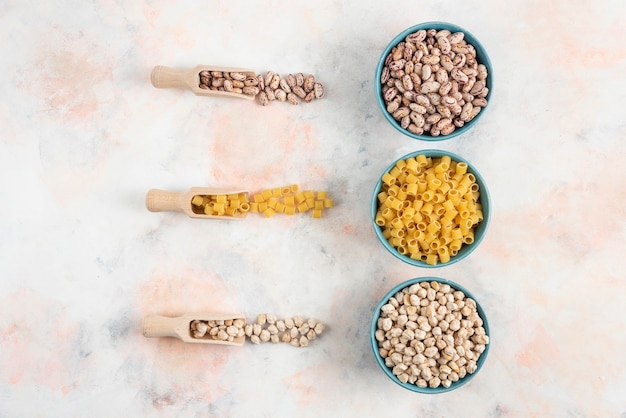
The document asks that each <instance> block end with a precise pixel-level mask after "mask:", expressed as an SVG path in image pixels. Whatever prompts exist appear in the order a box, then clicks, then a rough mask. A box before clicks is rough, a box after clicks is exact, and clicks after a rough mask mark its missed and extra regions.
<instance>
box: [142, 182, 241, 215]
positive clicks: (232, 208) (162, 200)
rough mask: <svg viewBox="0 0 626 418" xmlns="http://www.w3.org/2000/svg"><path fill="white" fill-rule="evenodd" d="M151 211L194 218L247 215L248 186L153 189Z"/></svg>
mask: <svg viewBox="0 0 626 418" xmlns="http://www.w3.org/2000/svg"><path fill="white" fill-rule="evenodd" d="M146 207H147V208H148V210H149V211H151V212H164V211H178V212H184V213H186V214H187V215H188V216H189V217H192V218H206V219H232V220H235V219H244V218H245V217H246V216H247V215H248V211H249V210H250V198H249V193H248V191H246V190H232V189H215V188H210V187H192V188H191V189H189V191H187V192H182V193H181V192H169V191H165V190H157V189H152V190H149V191H148V194H147V195H146Z"/></svg>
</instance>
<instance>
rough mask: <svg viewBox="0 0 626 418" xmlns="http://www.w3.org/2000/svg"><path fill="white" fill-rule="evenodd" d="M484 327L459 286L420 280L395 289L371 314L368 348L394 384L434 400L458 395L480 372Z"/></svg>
mask: <svg viewBox="0 0 626 418" xmlns="http://www.w3.org/2000/svg"><path fill="white" fill-rule="evenodd" d="M489 336H490V332H489V324H488V322H487V317H486V315H485V312H484V310H483V308H482V307H481V305H480V304H479V303H478V301H477V300H476V298H475V297H474V296H473V295H472V294H471V293H470V292H469V291H468V290H467V289H465V288H464V287H463V286H461V285H459V284H457V283H454V282H452V281H450V280H447V279H442V278H437V277H421V278H414V279H411V280H407V281H405V282H403V283H400V284H398V285H397V286H394V287H393V288H392V289H391V290H390V291H389V292H387V293H386V294H385V296H383V298H382V299H381V300H380V302H379V303H378V305H377V306H376V308H375V310H374V314H373V317H372V322H371V324H370V343H371V347H372V351H373V353H374V357H375V359H376V362H377V363H378V365H379V366H380V368H381V369H382V370H383V372H384V373H385V374H386V375H387V377H389V379H391V380H392V381H393V382H395V383H396V384H398V385H400V386H402V387H403V388H405V389H408V390H410V391H413V392H418V393H426V394H435V393H443V392H448V391H451V390H454V389H458V388H460V387H461V386H463V385H465V384H467V383H468V382H469V381H470V380H471V379H472V378H474V377H475V376H476V374H477V373H478V371H479V370H480V369H481V368H482V366H483V364H484V363H485V360H486V359H487V354H488V353H489V347H490V340H489Z"/></svg>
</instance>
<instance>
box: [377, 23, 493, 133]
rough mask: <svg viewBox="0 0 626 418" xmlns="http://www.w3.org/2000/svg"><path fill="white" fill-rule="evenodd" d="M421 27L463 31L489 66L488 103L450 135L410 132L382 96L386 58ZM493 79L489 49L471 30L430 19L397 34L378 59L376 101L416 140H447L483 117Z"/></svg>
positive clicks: (396, 126)
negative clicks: (390, 110) (393, 113)
mask: <svg viewBox="0 0 626 418" xmlns="http://www.w3.org/2000/svg"><path fill="white" fill-rule="evenodd" d="M421 29H437V30H440V29H448V30H450V31H454V32H463V33H464V36H465V38H467V39H468V41H469V43H470V44H472V45H473V46H474V49H476V55H480V56H481V59H480V63H481V64H483V65H485V66H486V67H487V70H488V71H489V77H487V80H486V81H487V82H486V85H487V87H488V88H489V93H488V94H487V105H485V107H484V108H483V109H482V110H481V111H480V113H479V114H478V115H476V117H475V118H474V119H472V120H471V121H470V122H468V123H467V124H465V125H464V126H463V127H461V128H457V129H455V130H454V132H452V133H451V134H449V135H439V136H431V135H424V134H421V135H417V134H414V133H411V132H409V131H408V130H406V129H404V128H402V127H401V126H400V124H399V123H398V121H396V120H395V119H394V118H393V117H392V116H391V115H390V114H389V112H387V106H386V104H385V102H384V100H383V98H382V85H381V84H380V77H381V75H382V71H383V67H384V63H385V59H386V58H387V55H388V54H389V52H391V49H392V48H393V47H394V46H396V45H397V44H399V43H400V42H401V41H402V40H404V38H406V36H407V35H409V34H410V33H413V32H415V31H418V30H421ZM493 80H494V77H493V65H492V63H491V59H490V58H489V54H488V53H487V50H486V49H485V47H484V46H483V44H482V43H481V42H480V41H479V40H478V38H477V37H476V36H474V35H473V34H472V33H471V32H470V31H468V30H466V29H465V28H463V27H461V26H458V25H456V24H454V23H449V22H444V21H430V22H423V23H418V24H416V25H413V26H410V27H408V28H406V29H405V30H403V31H402V32H400V33H399V34H397V35H396V36H395V37H394V38H393V39H392V40H391V42H389V43H388V44H387V46H386V47H385V49H384V50H383V52H382V54H381V55H380V58H379V59H378V64H377V65H376V74H375V76H374V90H375V94H376V102H377V103H378V107H379V109H380V110H381V112H382V114H383V116H384V117H385V119H386V120H387V121H388V122H389V123H390V124H391V126H393V127H394V128H395V129H396V130H397V131H399V132H400V133H402V134H404V135H406V136H408V137H410V138H412V139H415V140H419V141H426V142H438V141H445V140H447V139H452V138H455V137H457V136H459V135H462V134H464V133H465V132H467V131H469V130H470V129H471V128H472V127H474V126H475V125H476V123H478V121H479V120H480V119H482V117H483V115H484V113H485V112H486V110H487V108H488V107H489V104H490V103H491V100H490V98H491V97H492V95H493V90H494V83H493Z"/></svg>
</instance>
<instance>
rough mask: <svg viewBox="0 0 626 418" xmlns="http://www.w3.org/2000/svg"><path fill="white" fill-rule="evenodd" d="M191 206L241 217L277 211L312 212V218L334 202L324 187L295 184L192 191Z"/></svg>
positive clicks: (196, 211)
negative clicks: (209, 192)
mask: <svg viewBox="0 0 626 418" xmlns="http://www.w3.org/2000/svg"><path fill="white" fill-rule="evenodd" d="M191 205H192V210H193V211H194V212H195V213H198V214H200V213H202V214H205V215H213V216H234V217H244V216H246V215H247V214H248V213H260V214H263V215H265V217H267V218H271V217H273V216H274V215H276V214H285V215H295V214H296V212H300V213H305V212H309V211H310V212H311V216H312V217H313V218H321V217H322V213H323V212H324V210H325V209H328V208H331V207H333V206H334V201H333V200H332V199H330V198H329V196H328V193H327V192H326V191H323V190H321V191H313V190H306V191H300V187H299V186H298V185H297V184H291V185H288V186H283V187H274V188H271V189H264V190H262V191H260V192H258V193H255V194H252V199H251V200H250V199H249V197H248V194H247V193H238V194H215V195H195V196H193V197H192V199H191Z"/></svg>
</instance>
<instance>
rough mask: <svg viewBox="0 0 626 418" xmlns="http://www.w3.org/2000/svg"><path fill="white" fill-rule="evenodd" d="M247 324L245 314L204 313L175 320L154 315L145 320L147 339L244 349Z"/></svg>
mask: <svg viewBox="0 0 626 418" xmlns="http://www.w3.org/2000/svg"><path fill="white" fill-rule="evenodd" d="M245 323H246V320H245V317H244V316H243V315H241V314H221V313H200V314H194V315H182V316H179V317H175V318H171V317H166V316H159V315H150V316H147V317H145V318H144V321H143V335H144V336H145V337H173V338H178V339H180V340H182V341H183V342H186V343H195V344H217V345H243V343H244V342H245V341H246V336H245V333H244V326H245Z"/></svg>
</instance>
